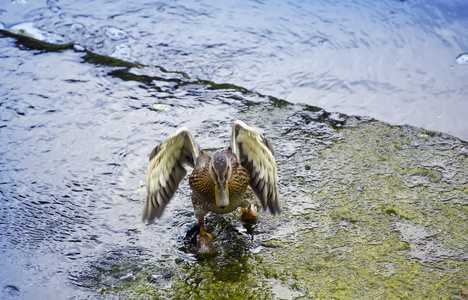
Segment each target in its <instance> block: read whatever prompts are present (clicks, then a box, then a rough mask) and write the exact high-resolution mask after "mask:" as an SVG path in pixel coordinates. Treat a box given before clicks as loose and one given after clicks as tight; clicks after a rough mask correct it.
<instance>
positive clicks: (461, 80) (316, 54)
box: [0, 0, 468, 140]
mask: <svg viewBox="0 0 468 300" xmlns="http://www.w3.org/2000/svg"><path fill="white" fill-rule="evenodd" d="M2 9H3V11H4V13H3V14H2V15H1V18H0V22H2V23H3V24H4V26H5V27H10V26H13V25H15V24H18V23H22V22H33V23H34V25H35V26H36V27H38V28H40V29H42V30H44V31H45V32H49V33H51V34H54V35H59V37H60V38H59V39H61V40H64V41H71V42H74V43H78V44H82V45H83V46H85V47H86V48H87V49H89V50H92V51H95V52H98V53H101V54H104V55H112V56H114V57H118V58H122V59H125V60H129V61H133V62H138V63H143V64H150V65H160V66H162V67H164V68H166V69H168V70H174V71H182V72H185V73H187V74H189V75H190V77H191V78H200V79H204V80H212V81H214V82H217V83H222V82H226V83H230V84H235V85H239V86H242V87H245V88H247V89H249V90H254V91H257V92H259V93H262V94H265V95H270V96H274V97H277V98H281V99H285V100H288V101H290V102H292V103H307V104H310V105H315V106H319V107H323V108H324V109H326V110H328V111H338V112H342V113H346V114H351V115H363V116H371V117H374V118H377V119H380V120H383V121H386V122H389V123H392V124H410V125H415V126H420V127H423V128H426V129H431V130H437V131H443V132H446V133H450V134H453V135H455V136H458V137H460V138H462V139H464V140H467V139H468V135H467V132H468V127H467V126H468V125H467V124H466V122H465V121H464V115H465V114H466V112H467V111H468V103H467V101H466V95H467V94H468V91H467V87H466V84H465V79H466V77H467V74H468V68H467V67H466V65H463V64H459V63H457V61H456V59H457V57H459V55H460V54H463V53H466V52H467V51H468V35H467V34H466V28H467V27H468V18H467V16H468V4H467V3H466V1H462V0H458V1H457V0H451V1H432V2H430V3H427V2H425V1H399V0H398V1H397V0H394V1H380V2H378V3H375V1H347V2H346V3H342V2H337V1H314V2H297V1H296V2H284V1H273V2H261V1H242V2H240V3H239V2H236V3H231V2H229V1H217V2H216V3H212V2H211V1H187V2H137V3H135V2H132V3H128V1H112V2H105V1H88V2H80V4H77V3H74V2H58V1H47V2H46V3H44V2H31V1H30V2H26V1H24V2H21V1H13V2H10V3H6V4H5V5H4V7H3V8H2ZM55 38H57V37H55Z"/></svg>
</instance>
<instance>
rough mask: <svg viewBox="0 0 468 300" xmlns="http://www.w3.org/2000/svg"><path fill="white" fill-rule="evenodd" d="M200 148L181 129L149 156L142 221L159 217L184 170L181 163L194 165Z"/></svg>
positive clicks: (186, 130) (183, 129) (186, 131)
mask: <svg viewBox="0 0 468 300" xmlns="http://www.w3.org/2000/svg"><path fill="white" fill-rule="evenodd" d="M199 149H200V148H199V146H198V144H197V143H196V142H195V140H194V139H193V137H192V135H191V134H190V132H189V131H188V129H187V128H181V129H179V130H177V131H176V132H175V133H174V134H172V135H171V136H169V137H168V138H167V139H166V140H165V141H164V142H162V143H161V144H160V145H158V146H157V147H156V148H154V150H153V151H152V152H151V154H150V165H149V167H148V171H147V172H146V190H147V192H146V201H145V204H144V207H143V221H146V220H147V221H153V220H154V219H155V218H159V217H160V216H161V215H162V213H163V211H164V208H165V207H166V204H167V203H168V202H169V201H170V200H171V198H172V196H173V195H174V192H175V191H176V190H177V187H178V186H179V183H180V181H181V180H182V179H183V178H184V176H185V174H186V173H187V171H186V170H185V168H184V164H187V165H189V166H191V167H192V168H193V167H194V166H195V161H196V159H197V155H198V153H199Z"/></svg>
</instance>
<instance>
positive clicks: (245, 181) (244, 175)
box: [189, 148, 254, 218]
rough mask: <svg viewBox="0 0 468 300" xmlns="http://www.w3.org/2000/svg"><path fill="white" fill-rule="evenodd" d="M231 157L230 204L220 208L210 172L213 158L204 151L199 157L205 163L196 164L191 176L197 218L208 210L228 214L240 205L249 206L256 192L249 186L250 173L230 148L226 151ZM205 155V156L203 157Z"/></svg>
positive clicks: (190, 181) (190, 182) (228, 184)
mask: <svg viewBox="0 0 468 300" xmlns="http://www.w3.org/2000/svg"><path fill="white" fill-rule="evenodd" d="M224 152H225V153H226V154H227V155H228V157H229V159H230V164H231V168H232V175H231V177H230V179H229V181H228V183H227V186H228V191H229V205H228V206H226V207H224V208H220V207H218V206H217V205H216V199H215V185H216V183H215V182H214V180H213V179H212V178H211V176H210V173H209V162H210V161H211V160H212V158H211V157H210V156H209V155H208V154H206V152H204V151H202V152H201V153H200V155H199V157H201V158H202V160H203V162H204V165H200V166H198V165H196V166H195V169H194V170H193V172H192V174H191V175H190V177H189V184H190V187H191V188H192V204H193V206H194V209H195V216H196V217H197V218H200V217H203V216H204V215H205V214H206V213H207V212H214V213H217V214H226V213H230V212H232V211H234V210H235V209H236V208H238V207H247V206H248V205H249V204H250V199H251V198H252V197H253V195H254V193H253V191H252V190H251V189H250V187H249V182H250V174H249V171H247V169H246V168H244V167H242V166H241V165H240V164H239V162H238V161H237V157H236V156H235V155H234V154H233V153H232V150H231V149H230V148H227V149H226V150H225V151H224ZM203 156H205V157H203Z"/></svg>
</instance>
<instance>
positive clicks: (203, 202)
mask: <svg viewBox="0 0 468 300" xmlns="http://www.w3.org/2000/svg"><path fill="white" fill-rule="evenodd" d="M185 165H188V166H191V167H193V168H194V170H193V172H192V174H191V175H190V177H189V183H190V187H191V188H192V204H193V207H194V212H195V215H196V217H197V218H198V223H199V225H200V236H201V237H211V236H210V235H209V234H208V233H206V232H205V231H204V228H203V224H204V216H205V215H206V214H207V213H208V212H213V213H217V214H225V213H229V212H232V211H234V210H235V209H237V208H238V207H241V208H245V207H248V209H246V210H244V211H246V212H247V213H248V214H250V215H251V216H253V217H254V218H256V216H257V214H256V213H255V212H252V210H251V207H250V200H251V199H252V197H253V195H256V196H257V197H258V198H259V199H260V202H261V204H262V207H263V209H264V210H266V209H268V210H269V211H270V212H271V213H272V214H276V213H279V212H280V211H281V208H280V205H279V197H278V188H277V182H278V174H277V167H276V161H275V158H274V150H273V146H272V145H271V143H270V142H269V141H268V140H267V139H266V138H264V137H262V136H261V135H260V134H259V133H258V132H257V131H255V130H254V129H253V128H251V127H249V126H248V125H247V124H245V123H244V122H242V121H236V122H234V125H233V128H232V137H231V145H230V147H228V148H227V149H225V150H224V151H221V152H216V153H215V154H214V155H213V157H210V156H209V155H208V154H207V153H206V152H205V151H203V150H202V151H200V147H199V146H198V144H197V143H196V141H195V140H194V138H193V137H192V135H191V134H190V132H189V131H188V129H186V128H181V129H179V130H177V131H176V132H175V133H174V134H172V135H171V136H169V137H168V138H167V139H166V140H165V141H163V142H162V143H161V144H160V145H158V146H157V147H156V148H155V149H154V150H153V151H152V152H151V154H150V166H149V167H148V172H147V174H146V188H147V196H146V201H145V204H144V207H143V220H148V221H152V220H154V219H155V218H159V217H160V216H161V215H162V213H163V211H164V209H165V207H166V205H167V204H168V203H169V201H170V200H171V198H172V196H173V195H174V193H175V191H176V190H177V188H178V186H179V183H180V181H181V180H182V179H183V178H184V176H185V174H186V170H185V167H184V166H185Z"/></svg>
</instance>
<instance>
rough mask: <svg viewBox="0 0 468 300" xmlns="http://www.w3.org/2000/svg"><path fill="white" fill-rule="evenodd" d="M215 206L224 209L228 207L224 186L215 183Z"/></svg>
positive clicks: (227, 197) (226, 190)
mask: <svg viewBox="0 0 468 300" xmlns="http://www.w3.org/2000/svg"><path fill="white" fill-rule="evenodd" d="M215 198H216V205H217V206H219V207H221V208H225V207H226V206H228V205H229V192H228V189H227V187H226V184H220V183H217V184H216V186H215Z"/></svg>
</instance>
